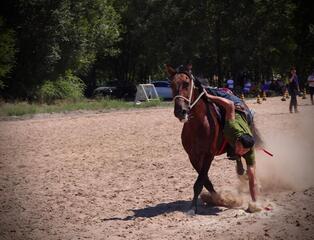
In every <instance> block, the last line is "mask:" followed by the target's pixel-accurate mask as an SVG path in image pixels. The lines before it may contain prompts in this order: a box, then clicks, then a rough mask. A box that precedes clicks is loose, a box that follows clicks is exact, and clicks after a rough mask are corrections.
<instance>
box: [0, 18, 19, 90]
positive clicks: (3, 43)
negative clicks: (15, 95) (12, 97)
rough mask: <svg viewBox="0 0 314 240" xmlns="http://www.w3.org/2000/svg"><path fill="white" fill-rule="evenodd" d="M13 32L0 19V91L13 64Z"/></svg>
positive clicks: (14, 50)
mask: <svg viewBox="0 0 314 240" xmlns="http://www.w3.org/2000/svg"><path fill="white" fill-rule="evenodd" d="M15 52H16V49H15V39H14V32H13V30H11V29H8V28H7V27H6V26H5V24H4V21H3V19H2V17H0V90H1V89H3V88H4V87H5V83H4V78H5V77H7V76H8V74H9V73H10V72H11V69H12V67H13V65H14V63H15Z"/></svg>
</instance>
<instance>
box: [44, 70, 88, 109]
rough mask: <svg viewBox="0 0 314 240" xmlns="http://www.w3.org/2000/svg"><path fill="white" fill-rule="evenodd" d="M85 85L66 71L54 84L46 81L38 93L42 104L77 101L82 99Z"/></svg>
mask: <svg viewBox="0 0 314 240" xmlns="http://www.w3.org/2000/svg"><path fill="white" fill-rule="evenodd" d="M84 89H85V84H84V83H83V81H82V80H81V79H80V78H78V77H76V76H75V75H73V73H72V72H71V71H67V72H66V73H65V75H64V76H60V77H59V78H58V79H57V80H56V81H55V82H52V81H50V80H47V81H46V82H44V84H43V85H42V86H41V87H40V89H39V91H38V95H39V98H40V99H41V101H42V102H46V103H49V104H51V103H53V102H54V101H55V100H58V99H69V100H78V99H80V98H82V97H83V92H84Z"/></svg>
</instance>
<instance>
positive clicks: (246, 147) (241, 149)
mask: <svg viewBox="0 0 314 240" xmlns="http://www.w3.org/2000/svg"><path fill="white" fill-rule="evenodd" d="M254 143H255V141H254V138H253V137H252V136H251V135H249V134H243V135H241V136H240V137H239V138H238V139H237V141H236V143H235V153H236V154H237V155H240V156H242V155H244V154H246V153H247V152H248V151H250V149H251V148H252V147H253V146H254Z"/></svg>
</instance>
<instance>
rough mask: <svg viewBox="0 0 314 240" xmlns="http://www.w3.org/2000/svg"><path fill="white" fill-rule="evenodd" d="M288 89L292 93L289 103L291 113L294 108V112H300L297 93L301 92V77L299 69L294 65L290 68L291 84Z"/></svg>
mask: <svg viewBox="0 0 314 240" xmlns="http://www.w3.org/2000/svg"><path fill="white" fill-rule="evenodd" d="M288 91H289V94H290V96H291V97H290V105H289V110H290V113H292V109H293V108H294V112H295V113H297V112H298V101H297V95H298V93H299V92H300V87H299V79H298V76H297V71H296V69H295V68H294V67H293V68H291V70H290V77H289V84H288Z"/></svg>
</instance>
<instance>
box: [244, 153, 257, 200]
mask: <svg viewBox="0 0 314 240" xmlns="http://www.w3.org/2000/svg"><path fill="white" fill-rule="evenodd" d="M243 157H244V159H245V162H246V165H247V175H248V178H249V189H250V194H251V198H252V201H253V202H255V201H256V195H257V193H256V191H257V189H256V177H255V152H254V149H251V150H250V151H249V152H247V153H246V154H244V155H243Z"/></svg>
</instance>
